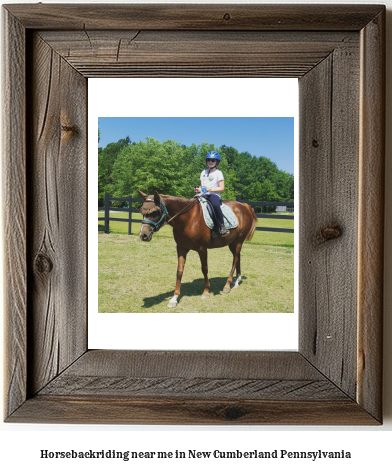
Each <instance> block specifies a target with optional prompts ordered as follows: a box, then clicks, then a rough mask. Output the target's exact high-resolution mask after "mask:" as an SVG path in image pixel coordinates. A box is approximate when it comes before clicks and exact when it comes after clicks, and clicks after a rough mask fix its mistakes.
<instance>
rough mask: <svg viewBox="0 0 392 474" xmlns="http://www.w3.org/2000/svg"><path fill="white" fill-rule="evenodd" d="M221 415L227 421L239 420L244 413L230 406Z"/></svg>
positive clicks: (238, 408)
mask: <svg viewBox="0 0 392 474" xmlns="http://www.w3.org/2000/svg"><path fill="white" fill-rule="evenodd" d="M223 414H224V417H225V418H226V419H227V420H237V419H238V418H241V416H243V414H244V413H243V411H242V410H241V408H240V407H236V406H230V407H226V408H225V409H224V410H223Z"/></svg>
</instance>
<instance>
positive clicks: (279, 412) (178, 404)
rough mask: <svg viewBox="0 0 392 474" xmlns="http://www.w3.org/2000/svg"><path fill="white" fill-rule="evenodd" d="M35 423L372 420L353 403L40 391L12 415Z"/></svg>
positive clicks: (365, 422)
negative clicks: (185, 398) (76, 395)
mask: <svg viewBox="0 0 392 474" xmlns="http://www.w3.org/2000/svg"><path fill="white" fill-rule="evenodd" d="M9 421H12V422H22V423H28V422H34V423H37V422H38V423H69V422H72V423H86V424H88V423H117V424H130V423H132V424H138V425H139V424H150V425H151V424H153V425H157V424H189V425H192V424H203V425H226V426H227V425H229V426H230V425H271V424H273V425H274V424H277V425H320V424H323V425H335V426H337V425H347V424H349V425H376V424H377V422H376V421H375V420H374V418H371V417H369V415H368V413H367V412H366V411H365V410H363V409H362V408H361V407H360V406H359V405H358V404H357V403H355V402H354V401H353V400H351V399H347V398H346V399H345V400H342V401H332V402H331V401H328V400H324V401H293V400H289V401H284V400H274V401H273V400H261V401H260V400H248V399H244V400H228V399H214V400H202V399H199V398H195V399H187V400H184V399H178V400H176V399H173V398H172V397H171V398H169V399H157V398H154V399H143V398H140V399H134V398H121V397H118V396H116V397H107V396H92V397H90V396H86V397H72V396H40V395H38V396H37V397H35V398H34V399H31V400H28V401H27V402H26V403H25V404H24V405H23V406H22V407H21V408H20V409H19V410H18V411H17V412H16V413H15V414H14V416H13V417H12V419H10V420H9Z"/></svg>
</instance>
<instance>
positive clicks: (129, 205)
mask: <svg viewBox="0 0 392 474" xmlns="http://www.w3.org/2000/svg"><path fill="white" fill-rule="evenodd" d="M128 208H129V212H128V218H129V221H128V235H131V232H132V196H128Z"/></svg>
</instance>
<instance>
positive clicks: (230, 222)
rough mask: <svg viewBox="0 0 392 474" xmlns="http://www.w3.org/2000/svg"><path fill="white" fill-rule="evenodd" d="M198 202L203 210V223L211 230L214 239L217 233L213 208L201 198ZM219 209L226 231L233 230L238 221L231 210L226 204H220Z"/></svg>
mask: <svg viewBox="0 0 392 474" xmlns="http://www.w3.org/2000/svg"><path fill="white" fill-rule="evenodd" d="M199 202H200V204H201V207H202V209H203V216H204V221H205V223H206V225H207V227H208V228H210V229H211V237H212V238H215V237H216V235H217V232H218V224H217V222H216V220H215V213H214V208H213V207H212V205H211V203H210V202H209V201H208V200H207V199H205V198H203V197H200V198H199ZM221 209H222V214H223V219H224V223H225V226H226V229H234V228H235V227H237V226H238V220H237V217H236V216H235V214H234V212H233V211H232V210H231V208H230V207H229V206H227V205H226V204H222V205H221ZM214 234H215V235H214Z"/></svg>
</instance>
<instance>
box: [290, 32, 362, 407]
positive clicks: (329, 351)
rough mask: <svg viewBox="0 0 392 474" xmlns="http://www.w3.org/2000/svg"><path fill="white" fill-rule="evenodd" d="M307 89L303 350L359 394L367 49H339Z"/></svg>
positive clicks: (303, 94)
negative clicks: (362, 95) (361, 120)
mask: <svg viewBox="0 0 392 474" xmlns="http://www.w3.org/2000/svg"><path fill="white" fill-rule="evenodd" d="M358 40H359V37H358ZM299 87H300V103H301V111H300V123H301V132H300V165H299V166H300V196H301V200H300V219H301V222H300V243H301V244H300V265H299V266H300V275H299V281H300V295H299V299H300V303H299V306H300V347H301V352H302V353H303V354H304V355H305V357H307V358H308V360H309V361H311V362H312V363H313V364H315V366H316V367H318V368H319V370H321V371H322V373H323V374H325V375H327V376H328V377H329V378H330V379H331V380H332V381H334V382H335V383H336V384H338V386H339V387H341V388H342V389H343V390H344V391H345V392H346V393H347V394H349V395H350V396H351V397H353V398H355V393H356V375H355V373H356V363H357V360H356V344H355V341H356V321H357V302H356V298H355V297H353V296H354V295H356V293H357V260H356V253H357V230H358V229H357V225H358V219H357V213H358V191H357V189H358V148H359V145H358V143H359V128H358V123H357V117H358V115H359V111H358V107H359V49H358V48H357V49H356V50H354V49H353V48H350V49H349V50H348V49H347V48H345V47H344V46H343V47H340V48H336V49H335V50H334V52H333V53H332V54H331V55H329V56H328V57H327V58H326V59H325V60H324V61H323V62H322V63H321V64H319V65H318V66H317V67H316V68H314V69H313V70H312V71H311V72H310V73H309V74H307V75H306V76H305V77H304V78H302V79H301V80H300V82H299ZM328 229H337V231H338V232H337V233H336V235H335V237H336V238H332V239H328V238H322V237H323V233H324V232H328ZM331 235H333V234H331Z"/></svg>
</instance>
